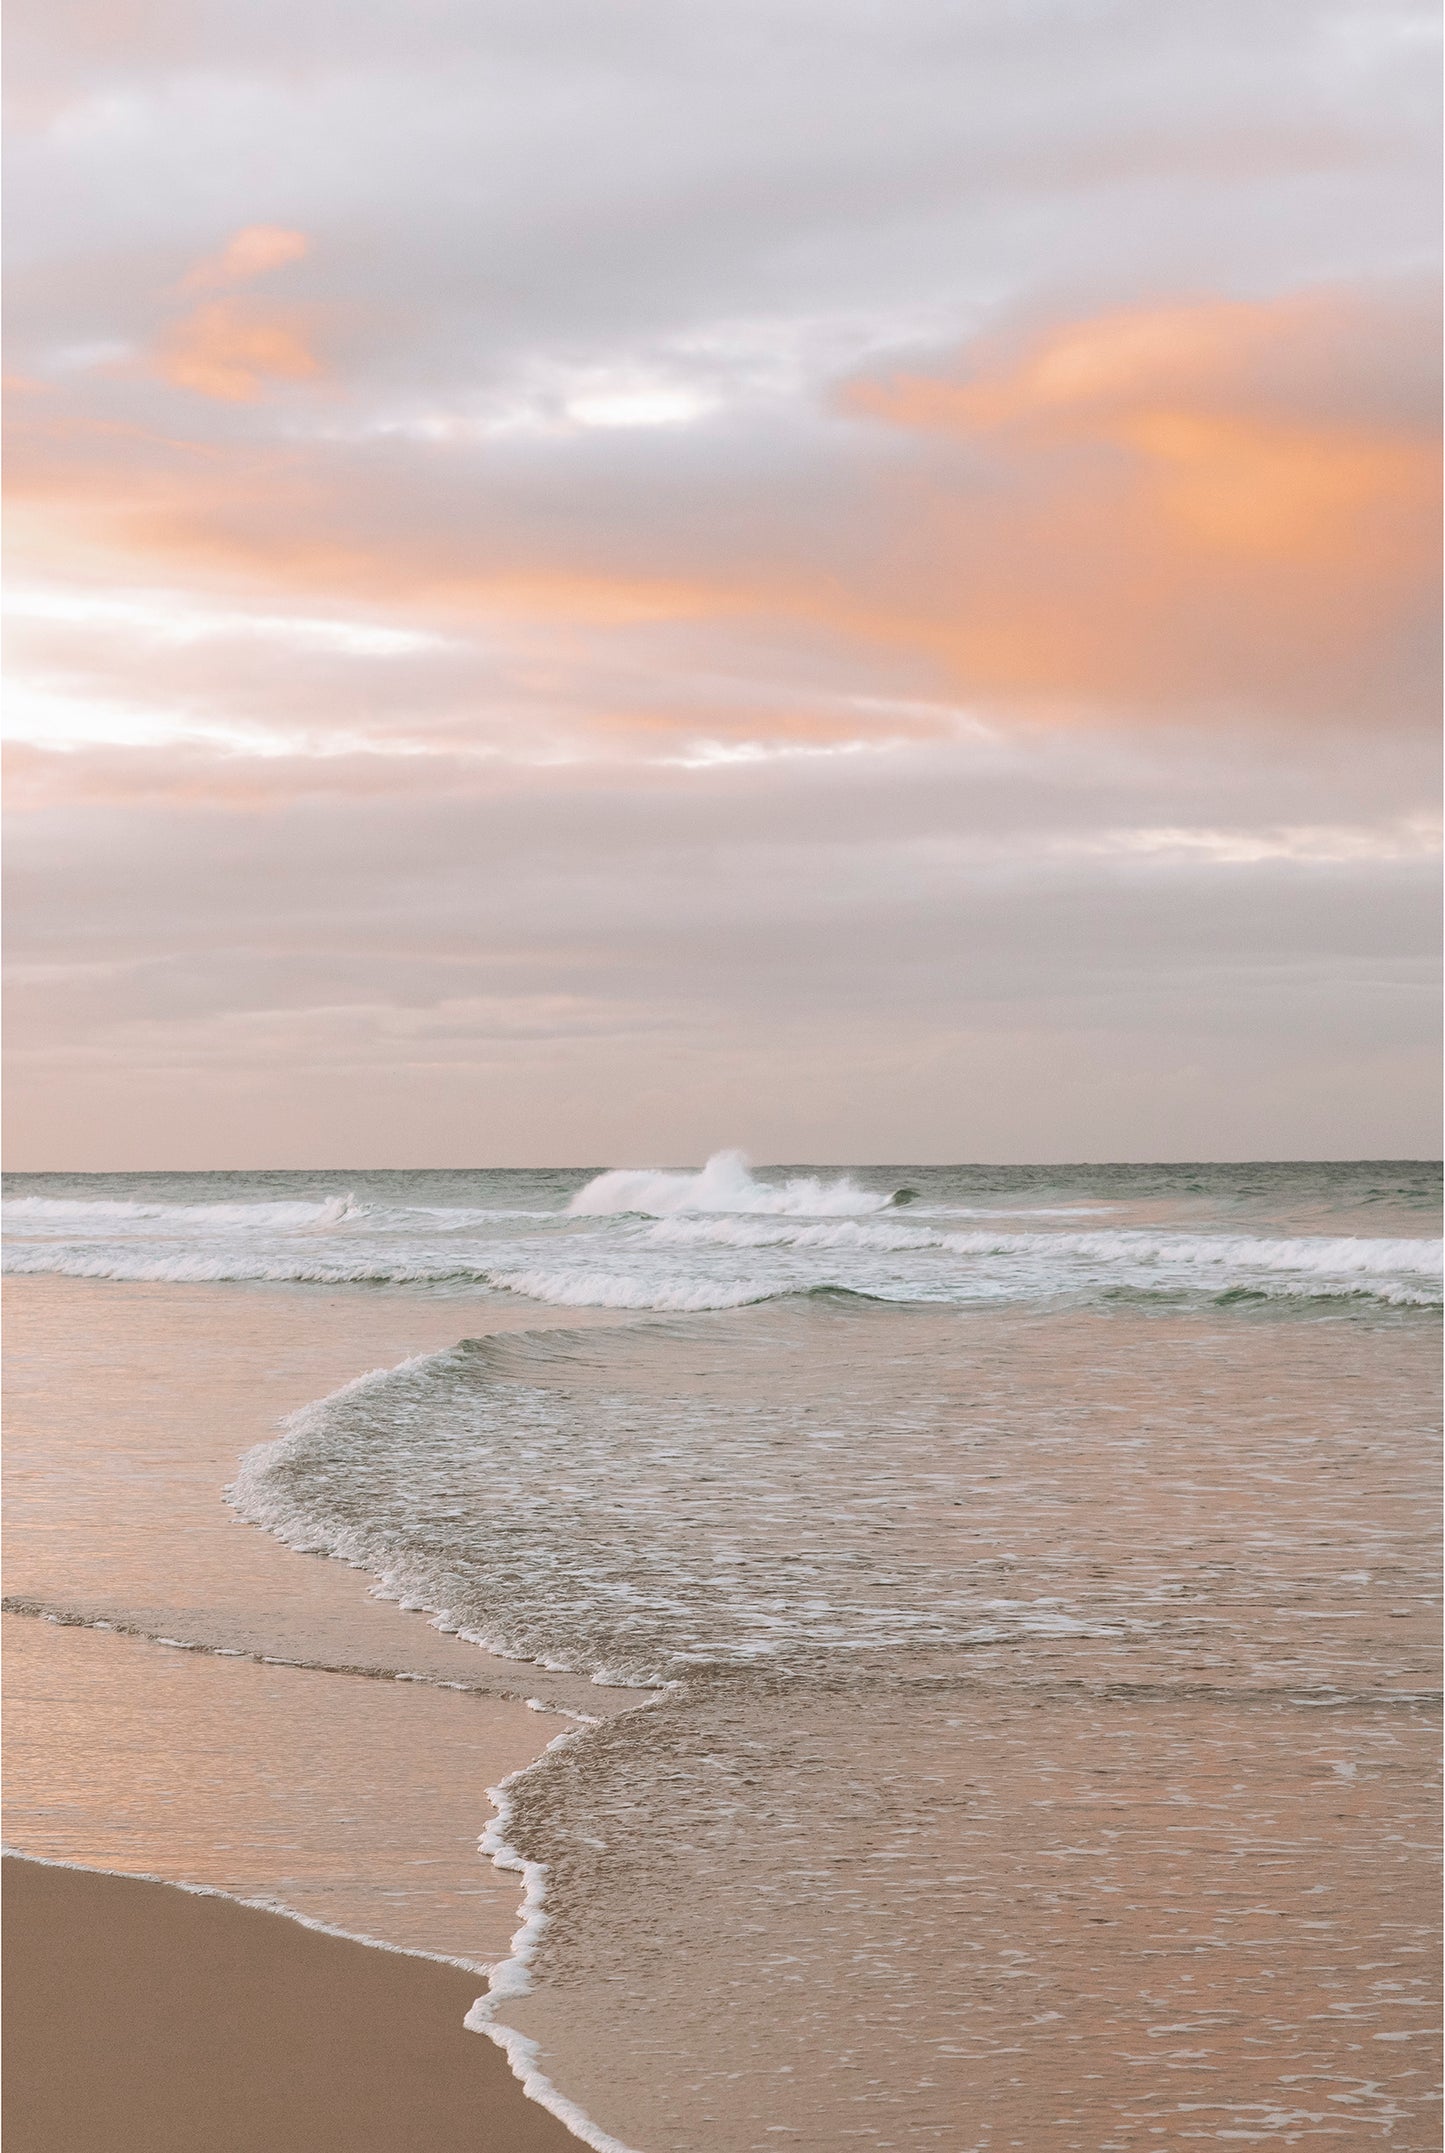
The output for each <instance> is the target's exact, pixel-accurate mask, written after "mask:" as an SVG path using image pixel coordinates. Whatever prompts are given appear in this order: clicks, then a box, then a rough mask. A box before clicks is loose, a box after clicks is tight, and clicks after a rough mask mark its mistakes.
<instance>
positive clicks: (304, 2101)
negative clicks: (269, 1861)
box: [3, 1851, 579, 2153]
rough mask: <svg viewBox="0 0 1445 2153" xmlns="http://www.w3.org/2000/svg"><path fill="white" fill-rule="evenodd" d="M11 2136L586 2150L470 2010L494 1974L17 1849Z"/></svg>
mask: <svg viewBox="0 0 1445 2153" xmlns="http://www.w3.org/2000/svg"><path fill="white" fill-rule="evenodd" d="M3 1872H4V1883H5V1916H6V1919H5V1926H4V1958H5V1978H6V1984H7V1996H8V2000H9V2009H8V2011H7V2013H6V2018H5V2026H4V2052H5V2065H6V2068H5V2076H4V2121H5V2128H6V2131H7V2132H8V2133H9V2144H10V2145H11V2147H12V2148H13V2149H14V2153H194V2148H195V2147H196V2146H198V2145H205V2146H207V2147H208V2148H210V2149H211V2153H273V2149H274V2153H395V2149H396V2148H397V2147H398V2146H399V2145H400V2146H404V2145H415V2146H426V2147H427V2148H428V2149H433V2148H434V2149H436V2153H443V2149H445V2148H447V2147H451V2146H455V2147H457V2148H459V2149H460V2148H466V2149H467V2153H514V2149H515V2153H569V2149H570V2153H576V2148H577V2146H578V2144H579V2140H578V2138H577V2137H576V2136H574V2135H573V2133H572V2132H571V2131H569V2130H568V2129H567V2128H566V2126H565V2125H564V2124H563V2123H562V2122H561V2121H559V2120H558V2118H557V2117H556V2116H555V2115H553V2114H551V2113H550V2112H549V2111H548V2110H547V2109H545V2108H543V2107H542V2106H541V2105H540V2104H539V2103H538V2102H537V2101H536V2100H534V2099H531V2098H529V2097H528V2095H527V2094H526V2093H525V2092H524V2091H523V2089H522V2087H521V2085H520V2084H519V2083H518V2080H517V2079H516V2077H515V2076H514V2075H513V2073H512V2071H511V2069H510V2068H509V2067H508V2059H507V2057H506V2056H505V2055H504V2054H503V2053H501V2051H500V2049H499V2048H498V2047H497V2046H495V2045H494V2044H493V2043H492V2042H491V2041H484V2040H478V2039H477V2037H476V2033H475V2032H473V2031H469V2030H468V2028H467V2026H466V2023H465V2021H466V2018H467V2016H468V2013H469V2012H470V2011H471V2010H472V2009H473V2008H474V2007H475V2005H476V2002H477V2000H478V1999H477V1990H478V1983H479V1982H482V1981H485V1978H486V1977H485V1973H484V1972H482V1971H480V1970H476V1971H473V1970H470V1969H469V1968H468V1967H467V1966H466V1965H465V1964H463V1963H462V1962H458V1961H455V1960H446V1959H442V1958H440V1957H433V1956H431V1955H430V1954H424V1953H422V1952H419V1951H411V1950H406V1949H398V1948H395V1947H392V1946H389V1945H386V1944H384V1943H379V1942H372V1941H363V1940H361V1939H359V1938H355V1937H352V1936H349V1935H345V1934H342V1933H338V1932H335V1931H332V1930H329V1929H326V1928H324V1927H322V1925H321V1924H319V1923H316V1922H313V1921H310V1920H307V1919H305V1918H304V1917H302V1918H297V1917H294V1916H291V1915H288V1914H287V1913H286V1912H284V1911H282V1910H281V1909H279V1908H271V1907H263V1906H258V1905H255V1904H250V1905H248V1904H246V1903H244V1902H242V1901H240V1900H238V1899H234V1898H232V1897H230V1896H229V1895H228V1894H226V1893H223V1892H219V1891H216V1890H214V1889H211V1888H209V1887H202V1888H196V1887H187V1886H186V1885H181V1884H173V1883H170V1882H167V1881H164V1880H162V1879H156V1878H150V1877H138V1876H125V1875H119V1874H117V1873H115V1872H114V1871H109V1870H102V1869H90V1868H86V1867H82V1866H80V1865H75V1866H72V1865H70V1864H68V1863H59V1862H48V1861H37V1860H34V1859H31V1858H29V1857H27V1856H24V1855H21V1854H18V1853H13V1852H10V1851H6V1853H5V1855H4V1860H3Z"/></svg>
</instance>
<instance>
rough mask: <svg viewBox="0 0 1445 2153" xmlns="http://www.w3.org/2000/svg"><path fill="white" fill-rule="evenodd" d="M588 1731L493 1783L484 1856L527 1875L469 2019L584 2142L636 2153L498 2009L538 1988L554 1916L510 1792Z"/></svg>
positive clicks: (531, 2095) (614, 2152)
mask: <svg viewBox="0 0 1445 2153" xmlns="http://www.w3.org/2000/svg"><path fill="white" fill-rule="evenodd" d="M585 1732H586V1729H584V1728H578V1729H575V1730H570V1731H569V1732H567V1733H565V1734H559V1735H558V1736H556V1738H555V1739H554V1740H553V1741H551V1742H549V1743H548V1744H547V1747H546V1748H545V1749H544V1750H543V1752H542V1754H541V1756H540V1757H537V1758H535V1759H534V1761H533V1762H532V1763H531V1764H526V1765H523V1766H522V1768H521V1770H520V1771H516V1772H511V1773H509V1774H508V1776H507V1777H506V1778H505V1779H504V1780H502V1781H501V1782H500V1783H499V1784H498V1785H497V1786H495V1787H488V1789H487V1799H488V1800H489V1801H490V1802H491V1803H492V1805H493V1807H494V1808H495V1810H496V1812H497V1813H496V1815H495V1817H494V1818H493V1819H492V1822H491V1823H490V1824H489V1825H488V1826H487V1828H486V1830H485V1831H484V1832H483V1833H482V1836H481V1838H480V1840H479V1841H478V1842H477V1843H478V1846H479V1848H480V1850H481V1852H482V1853H483V1854H485V1855H486V1856H487V1857H488V1859H489V1860H490V1861H491V1862H492V1864H493V1866H494V1867H495V1868H498V1869H506V1870H510V1871H512V1872H513V1873H514V1874H516V1875H518V1876H520V1877H521V1879H522V1904H521V1916H522V1919H521V1923H520V1926H519V1927H518V1929H517V1931H516V1934H515V1935H514V1936H513V1938H512V1949H511V1953H510V1955H509V1956H508V1957H507V1958H505V1959H501V1960H499V1961H498V1963H497V1964H496V1965H495V1966H493V1967H492V1968H491V1969H490V1970H489V1972H488V1976H487V1982H488V1987H487V1993H486V1995H485V1996H479V1997H478V1998H477V2000H476V2002H475V2003H474V2004H473V2005H472V2008H471V2010H470V2011H469V2012H468V2013H467V2015H466V2019H465V2021H464V2023H465V2024H466V2025H467V2027H469V2028H470V2030H471V2031H472V2032H473V2033H484V2034H486V2035H487V2037H488V2038H489V2039H490V2040H493V2041H495V2042H496V2043H497V2046H498V2047H499V2048H500V2049H501V2050H502V2051H503V2053H504V2055H505V2056H506V2058H507V2062H508V2064H509V2065H510V2066H511V2070H512V2075H513V2077H514V2078H516V2079H517V2080H518V2081H519V2083H520V2085H521V2088H522V2091H523V2092H524V2093H525V2094H526V2095H527V2098H528V2099H529V2100H532V2101H535V2102H536V2103H537V2106H538V2107H539V2108H545V2109H547V2110H548V2112H549V2113H550V2114H551V2115H554V2116H555V2117H556V2118H557V2120H558V2122H559V2123H562V2124H565V2125H566V2127H567V2129H568V2130H569V2131H571V2132H572V2134H573V2136H574V2137H577V2138H580V2139H581V2140H582V2142H583V2144H584V2145H589V2146H591V2147H593V2148H594V2153H636V2149H635V2148H634V2147H631V2146H628V2145H626V2144H624V2142H623V2141H622V2139H620V2138H614V2137H613V2136H612V2135H611V2133H610V2132H608V2131H605V2130H603V2129H602V2127H601V2125H600V2124H597V2123H594V2122H593V2120H592V2118H591V2117H590V2116H589V2115H588V2114H587V2112H586V2110H585V2109H583V2108H579V2107H578V2105H577V2103H576V2102H575V2101H570V2100H568V2098H567V2096H566V2094H564V2093H561V2092H559V2091H558V2089H557V2087H556V2086H555V2085H554V2084H553V2083H552V2081H551V2079H550V2078H548V2076H547V2075H546V2073H545V2072H544V2071H543V2070H542V2069H541V2067H540V2065H539V2063H538V2060H537V2059H538V2057H539V2056H540V2054H541V2048H540V2045H539V2043H538V2042H536V2041H534V2040H533V2039H532V2038H531V2036H530V2035H528V2034H525V2033H519V2032H518V2030H517V2028H516V2027H515V2026H505V2025H502V2024H501V2023H500V2022H499V2021H498V2019H497V2017H496V2013H497V2011H498V2010H499V2009H500V2008H501V2007H502V2006H503V2005H504V2004H506V2003H509V2002H511V2001H512V2000H513V1999H515V1998H516V1997H519V1996H526V1995H529V1994H530V1993H531V1991H532V1988H533V1981H532V1963H533V1960H534V1959H535V1958H536V1955H537V1951H538V1948H539V1946H540V1944H541V1941H542V1938H543V1936H544V1935H545V1933H546V1930H547V1926H548V1921H549V1918H550V1917H549V1916H548V1914H547V1910H546V1900H547V1865H546V1863H545V1862H540V1861H528V1860H527V1858H526V1856H525V1855H523V1854H521V1853H519V1852H518V1850H517V1849H516V1847H514V1846H513V1845H512V1844H511V1842H510V1841H509V1840H508V1838H507V1830H508V1828H509V1825H510V1823H511V1817H512V1797H511V1792H510V1790H511V1789H512V1788H513V1787H515V1786H516V1785H517V1783H518V1781H519V1780H522V1779H525V1778H526V1777H527V1775H528V1773H529V1772H535V1771H537V1770H539V1769H540V1767H541V1766H542V1765H543V1764H545V1762H546V1761H547V1759H548V1758H549V1757H551V1756H552V1755H554V1753H555V1752H556V1751H557V1750H559V1749H563V1748H566V1747H568V1746H570V1744H572V1743H573V1742H578V1741H580V1740H581V1739H582V1737H583V1735H584V1734H585Z"/></svg>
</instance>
